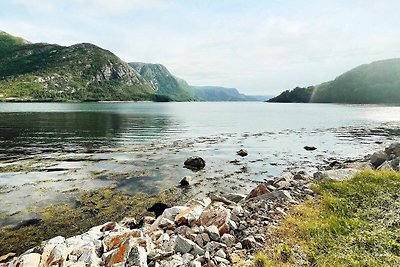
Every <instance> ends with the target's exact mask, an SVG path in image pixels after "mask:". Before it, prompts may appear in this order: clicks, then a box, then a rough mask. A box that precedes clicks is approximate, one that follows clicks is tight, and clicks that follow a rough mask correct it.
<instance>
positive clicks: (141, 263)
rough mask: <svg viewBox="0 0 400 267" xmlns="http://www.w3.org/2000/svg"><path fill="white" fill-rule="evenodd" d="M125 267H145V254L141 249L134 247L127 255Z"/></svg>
mask: <svg viewBox="0 0 400 267" xmlns="http://www.w3.org/2000/svg"><path fill="white" fill-rule="evenodd" d="M125 266H138V267H147V254H146V250H145V249H144V248H143V247H140V246H136V247H133V248H132V249H131V251H130V252H129V254H128V258H127V260H126V263H125Z"/></svg>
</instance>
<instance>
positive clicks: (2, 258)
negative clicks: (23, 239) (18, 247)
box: [0, 252, 16, 263]
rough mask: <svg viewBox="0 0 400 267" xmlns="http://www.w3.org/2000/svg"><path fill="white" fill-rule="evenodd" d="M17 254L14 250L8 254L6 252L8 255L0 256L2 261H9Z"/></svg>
mask: <svg viewBox="0 0 400 267" xmlns="http://www.w3.org/2000/svg"><path fill="white" fill-rule="evenodd" d="M15 255H16V254H15V253H13V252H10V253H8V254H6V255H3V256H1V257H0V263H2V262H7V261H8V260H10V259H11V258H12V257H14V256H15Z"/></svg>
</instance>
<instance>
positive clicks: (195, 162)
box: [184, 157, 206, 171]
mask: <svg viewBox="0 0 400 267" xmlns="http://www.w3.org/2000/svg"><path fill="white" fill-rule="evenodd" d="M205 166H206V162H205V161H204V159H203V158H201V157H190V158H188V159H186V160H185V162H184V167H185V168H187V169H191V170H193V171H198V170H201V169H204V167H205Z"/></svg>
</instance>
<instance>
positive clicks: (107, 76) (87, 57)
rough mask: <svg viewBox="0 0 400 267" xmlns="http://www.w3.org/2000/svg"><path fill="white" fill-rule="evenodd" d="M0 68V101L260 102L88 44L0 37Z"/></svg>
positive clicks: (6, 35) (0, 32)
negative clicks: (132, 60) (191, 81)
mask: <svg viewBox="0 0 400 267" xmlns="http://www.w3.org/2000/svg"><path fill="white" fill-rule="evenodd" d="M0 62H1V64H0V101H107V100H108V101H129V100H134V101H138V100H147V101H261V99H262V97H261V98H260V97H252V96H246V95H243V94H241V93H239V92H238V91H237V89H234V88H223V87H213V86H209V87H194V86H190V85H189V84H188V83H187V82H186V81H185V80H183V79H180V78H178V77H175V76H174V75H172V74H171V73H170V72H169V71H168V69H167V68H166V67H165V66H163V65H161V64H151V63H142V62H131V63H126V62H124V61H122V60H121V59H120V58H118V57H117V56H116V55H114V54H113V53H112V52H110V51H108V50H105V49H102V48H100V47H98V46H96V45H93V44H89V43H81V44H75V45H71V46H60V45H56V44H47V43H30V42H28V41H26V40H24V39H22V38H20V37H15V36H12V35H10V34H8V33H6V32H2V31H0ZM262 100H264V99H262Z"/></svg>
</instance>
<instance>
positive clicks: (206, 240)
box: [201, 233, 211, 243]
mask: <svg viewBox="0 0 400 267" xmlns="http://www.w3.org/2000/svg"><path fill="white" fill-rule="evenodd" d="M201 238H203V241H204V242H205V243H208V242H210V241H211V240H210V236H209V235H208V234H207V233H201Z"/></svg>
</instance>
